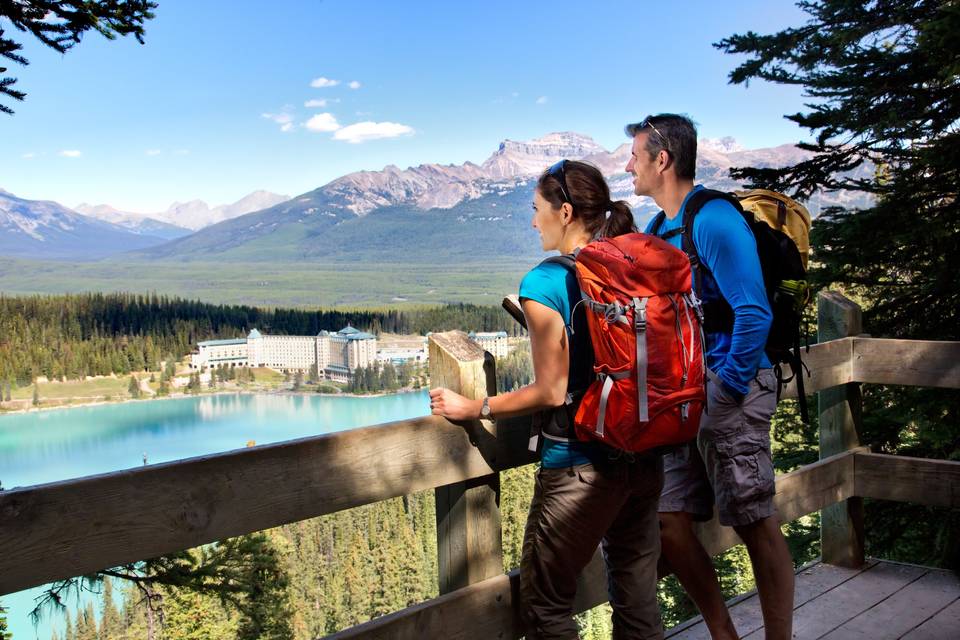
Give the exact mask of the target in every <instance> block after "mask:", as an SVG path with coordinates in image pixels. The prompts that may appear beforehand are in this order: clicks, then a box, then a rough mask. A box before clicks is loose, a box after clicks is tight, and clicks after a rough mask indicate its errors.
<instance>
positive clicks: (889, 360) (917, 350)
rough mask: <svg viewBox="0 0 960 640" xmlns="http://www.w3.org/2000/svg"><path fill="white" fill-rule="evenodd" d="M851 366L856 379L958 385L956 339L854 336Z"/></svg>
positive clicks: (958, 347)
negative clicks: (894, 338) (936, 339)
mask: <svg viewBox="0 0 960 640" xmlns="http://www.w3.org/2000/svg"><path fill="white" fill-rule="evenodd" d="M851 366H852V371H853V379H854V380H857V381H859V382H869V383H873V384H896V385H911V386H917V387H941V388H948V389H960V342H947V341H940V342H934V341H930V340H892V339H887V338H856V339H855V340H854V342H853V359H852V362H851Z"/></svg>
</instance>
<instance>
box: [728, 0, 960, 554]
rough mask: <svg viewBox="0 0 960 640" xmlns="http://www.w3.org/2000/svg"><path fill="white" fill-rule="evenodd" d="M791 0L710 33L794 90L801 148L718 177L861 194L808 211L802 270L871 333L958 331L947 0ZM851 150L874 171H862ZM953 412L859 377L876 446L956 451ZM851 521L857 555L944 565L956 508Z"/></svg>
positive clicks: (939, 398)
mask: <svg viewBox="0 0 960 640" xmlns="http://www.w3.org/2000/svg"><path fill="white" fill-rule="evenodd" d="M799 6H800V7H801V8H802V9H803V10H804V11H806V12H807V13H808V14H809V16H810V19H809V21H808V22H807V23H806V24H805V25H803V26H800V27H796V28H790V29H786V30H784V31H781V32H779V33H775V34H772V35H758V34H756V33H753V32H750V33H746V34H743V35H734V36H731V37H729V38H727V39H725V40H723V41H721V42H720V43H718V44H717V45H716V46H717V47H718V48H720V49H722V50H723V51H725V52H728V53H733V54H741V55H746V56H747V60H746V61H745V62H743V63H742V64H740V65H739V66H738V67H737V68H736V69H734V71H733V72H732V73H731V74H730V80H731V82H732V83H737V84H739V83H744V84H746V83H748V82H749V81H750V80H752V79H760V80H767V81H770V82H774V83H778V84H787V85H797V86H801V87H803V89H804V91H805V93H806V96H807V98H808V99H809V104H808V105H807V111H806V112H804V113H795V114H792V115H788V116H786V117H787V119H789V120H792V121H794V122H796V123H797V124H799V125H800V126H802V127H805V128H807V129H809V130H810V132H811V133H812V134H814V135H815V140H814V141H813V142H810V143H805V144H801V145H799V146H800V147H802V148H804V149H807V150H809V151H813V152H814V153H815V155H814V156H813V157H812V158H810V159H808V160H805V161H803V162H800V163H799V164H796V165H794V166H791V167H786V168H782V169H768V168H764V169H755V168H740V169H735V170H733V172H732V174H733V176H734V177H735V178H741V179H746V180H747V181H748V182H751V183H753V185H755V186H761V187H767V188H773V189H777V190H782V191H788V192H791V193H792V194H794V195H795V196H797V197H801V198H805V197H809V196H811V195H812V194H814V193H815V192H816V191H817V190H819V189H826V190H853V191H860V192H866V193H869V194H871V195H872V196H873V199H874V204H873V206H872V207H870V208H867V209H861V210H848V209H843V208H839V207H834V208H830V209H827V210H825V211H824V212H822V214H821V216H820V217H819V218H818V219H817V220H816V222H815V223H814V226H813V233H812V245H813V247H814V253H813V259H814V260H815V261H816V265H815V268H814V269H813V277H814V279H815V281H816V283H817V284H818V285H820V286H828V285H834V286H839V287H840V288H841V289H842V290H843V291H845V292H846V293H847V294H848V295H852V296H853V297H855V298H856V299H857V300H858V301H859V302H861V303H862V305H863V306H864V323H865V328H866V331H868V332H869V333H870V334H872V335H874V336H882V337H894V338H916V339H923V340H957V339H960V278H958V277H957V268H956V263H955V260H956V258H957V256H958V255H960V201H958V199H957V196H958V190H960V128H958V122H960V39H958V38H957V34H958V33H960V3H957V2H952V1H948V0H912V1H904V0H874V1H872V2H865V1H862V0H818V1H806V2H800V3H799ZM864 161H870V162H872V163H873V165H875V166H876V171H874V172H865V171H863V168H862V166H861V163H863V162H864ZM858 167H859V170H858ZM958 424H960V393H958V392H957V391H954V390H951V391H945V390H935V389H910V388H904V387H898V388H886V387H871V386H867V387H866V388H865V389H864V433H863V434H862V436H863V440H864V442H865V443H867V444H871V445H873V446H875V447H879V448H881V449H882V450H884V451H887V452H890V453H903V454H906V455H915V456H923V457H932V458H948V459H958V458H960V427H958V426H957V425H958ZM867 519H868V530H869V531H870V532H871V534H870V535H868V536H867V543H868V553H871V554H872V555H886V557H893V558H894V559H909V560H911V561H914V562H920V563H923V564H932V563H940V564H943V565H945V566H951V567H954V568H957V567H958V566H960V516H958V515H957V514H956V513H951V512H944V513H942V514H941V513H938V512H936V511H934V510H928V509H924V508H920V507H916V506H913V505H892V504H885V505H882V504H879V503H874V504H871V505H868V511H867ZM871 521H872V522H871ZM931 542H932V544H931ZM871 545H872V548H871Z"/></svg>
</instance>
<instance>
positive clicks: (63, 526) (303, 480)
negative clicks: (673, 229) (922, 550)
mask: <svg viewBox="0 0 960 640" xmlns="http://www.w3.org/2000/svg"><path fill="white" fill-rule="evenodd" d="M819 316H820V317H819V327H820V344H817V345H814V346H813V347H811V349H810V351H809V353H807V354H805V356H804V359H805V362H806V363H807V366H808V367H809V368H810V377H809V378H808V379H807V383H806V388H807V391H808V392H810V393H814V392H817V393H818V401H819V408H818V411H819V415H820V425H821V434H820V447H821V460H820V461H819V462H816V463H814V464H811V465H807V466H805V467H802V468H800V469H798V470H796V471H794V472H792V473H788V474H785V475H782V476H779V477H778V478H777V495H776V498H775V502H776V505H777V509H778V512H779V514H780V518H781V520H783V521H784V522H786V521H790V520H794V519H796V518H799V517H802V516H804V515H807V514H810V513H813V512H816V511H821V512H822V520H821V522H822V525H821V532H822V543H823V544H822V555H823V559H824V561H826V562H829V563H833V564H842V565H857V564H859V563H861V562H862V561H863V516H862V511H863V508H862V498H879V499H885V500H898V501H906V502H913V503H919V504H924V505H932V506H945V507H954V508H956V507H960V463H958V462H948V461H937V460H925V459H916V458H906V457H901V456H888V455H880V454H874V453H870V451H869V449H868V448H867V447H863V446H861V442H860V437H859V423H860V413H861V404H860V390H859V385H860V384H861V383H874V384H897V385H922V386H931V387H947V388H960V343H957V342H927V341H916V340H885V339H877V338H869V337H864V336H862V335H860V333H861V323H860V312H859V309H858V308H857V307H856V305H854V304H853V303H852V302H850V301H849V300H846V299H845V298H842V297H841V296H839V295H837V294H834V293H825V294H821V296H820V299H819ZM430 369H431V377H432V380H433V384H434V385H443V386H448V387H451V388H453V389H455V390H459V391H460V392H461V393H464V394H466V395H469V396H473V397H480V396H482V395H485V394H487V393H494V387H495V385H494V370H493V360H492V358H491V357H490V355H489V354H486V353H484V352H483V351H482V350H481V349H480V348H479V347H477V346H476V345H474V344H473V343H472V342H470V341H469V340H468V339H467V338H466V336H465V335H464V334H463V333H461V332H448V333H443V334H434V335H433V336H432V337H431V340H430ZM795 394H796V391H795V389H793V388H788V389H787V390H786V395H787V396H790V395H794V396H795ZM528 431H529V421H528V420H526V419H514V420H504V421H498V422H496V423H492V422H481V421H476V422H469V423H465V424H454V423H451V422H448V421H447V420H444V419H441V418H438V417H424V418H418V419H415V420H404V421H400V422H394V423H389V424H385V425H379V426H374V427H367V428H363V429H356V430H352V431H346V432H342V433H335V434H330V435H325V436H318V437H311V438H303V439H300V440H293V441H289V442H283V443H279V444H274V445H265V446H259V447H253V448H250V449H243V450H239V451H231V452H227V453H222V454H216V455H210V456H203V457H198V458H192V459H188V460H181V461H177V462H171V463H165V464H157V465H151V466H147V467H141V468H137V469H131V470H128V471H119V472H116V473H108V474H103V475H99V476H91V477H87V478H79V479H74V480H67V481H64V482H55V483H51V484H45V485H38V486H33V487H25V488H15V489H12V490H8V491H0V550H2V551H0V595H3V594H6V593H11V592H14V591H19V590H21V589H25V588H28V587H32V586H36V585H41V584H45V583H48V582H51V581H54V580H58V579H64V578H69V577H72V576H78V575H85V574H89V573H92V572H94V571H97V570H100V569H104V568H108V567H113V566H117V565H121V564H124V563H129V562H134V561H137V560H140V559H144V558H151V557H155V556H158V555H163V554H166V553H171V552H174V551H179V550H182V549H188V548H191V547H195V546H198V545H202V544H206V543H210V542H214V541H217V540H221V539H224V538H228V537H231V536H236V535H241V534H245V533H250V532H254V531H260V530H263V529H267V528H271V527H276V526H279V525H282V524H286V523H289V522H295V521H298V520H304V519H307V518H313V517H316V516H321V515H325V514H329V513H333V512H336V511H341V510H344V509H349V508H351V507H356V506H359V505H364V504H370V503H373V502H377V501H380V500H386V499H389V498H393V497H397V496H402V495H407V494H410V493H414V492H417V491H422V490H426V489H434V490H435V492H436V509H437V545H438V564H439V572H440V576H439V584H440V590H441V595H440V596H439V597H438V598H435V599H433V600H430V601H427V602H424V603H421V604H418V605H416V606H413V607H409V608H407V609H404V610H402V611H399V612H396V613H393V614H390V615H387V616H384V617H382V618H378V619H376V620H373V621H371V622H368V623H365V624H362V625H359V626H357V627H354V628H352V629H348V630H345V631H342V632H340V633H339V634H336V636H335V637H338V638H384V639H385V638H391V639H396V638H411V639H416V640H421V639H422V638H432V637H451V638H516V637H519V636H520V635H521V634H522V631H521V627H520V623H519V620H518V618H517V616H516V607H515V606H514V603H515V601H516V600H515V599H516V596H517V576H516V571H514V572H512V573H510V574H507V575H504V574H503V573H502V550H501V529H500V516H499V492H500V487H499V472H500V471H503V470H505V469H509V468H512V467H516V466H520V465H524V464H529V463H531V462H533V458H532V457H531V454H529V453H528V452H527V438H528ZM698 535H699V536H700V538H701V540H703V542H704V545H705V546H706V548H707V550H708V551H709V552H710V553H711V554H716V553H720V552H722V551H724V550H726V549H729V548H730V547H732V546H734V545H736V544H738V543H739V540H738V538H737V537H736V535H735V533H734V532H733V530H732V529H730V528H727V527H721V526H719V524H717V522H716V519H714V520H713V521H711V522H708V523H705V524H704V525H702V526H701V527H700V528H699V530H698ZM606 598H607V596H606V581H605V576H604V572H603V566H602V561H601V560H600V558H599V554H598V555H596V556H595V557H594V558H593V560H592V561H591V563H590V565H589V566H588V567H587V570H586V571H585V572H584V574H583V576H582V577H581V581H580V588H579V589H578V594H577V602H576V609H577V611H583V610H586V609H589V608H591V607H593V606H596V605H597V604H600V603H601V602H604V601H605V600H606Z"/></svg>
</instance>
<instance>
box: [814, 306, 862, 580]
mask: <svg viewBox="0 0 960 640" xmlns="http://www.w3.org/2000/svg"><path fill="white" fill-rule="evenodd" d="M817 330H818V338H819V341H820V342H823V341H826V340H836V339H838V338H845V337H849V336H856V335H858V334H860V333H862V332H863V319H862V315H861V312H860V307H859V306H857V305H856V303H854V302H852V301H851V300H848V299H847V298H845V297H843V296H842V295H840V294H839V293H836V292H834V291H823V292H821V293H820V295H819V296H818V298H817ZM851 354H852V352H851ZM854 379H855V378H854ZM818 404H819V412H820V457H821V458H826V457H828V456H832V455H835V454H837V453H840V452H841V451H848V450H850V449H852V448H854V447H857V446H859V445H860V423H861V412H862V400H861V395H860V385H858V384H845V385H843V386H841V387H834V388H831V389H824V390H822V391H820V392H819V394H818ZM863 535H864V534H863V500H862V499H861V498H856V497H851V498H849V499H848V500H846V501H845V502H843V503H841V504H836V505H831V506H828V507H826V508H825V509H823V510H822V512H821V514H820V553H821V557H822V558H823V561H824V562H827V563H829V564H835V565H840V566H845V567H858V566H861V565H862V564H863V561H864V552H863Z"/></svg>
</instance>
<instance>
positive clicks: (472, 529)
mask: <svg viewBox="0 0 960 640" xmlns="http://www.w3.org/2000/svg"><path fill="white" fill-rule="evenodd" d="M430 381H431V382H430V384H431V386H432V387H447V388H448V389H451V390H453V391H456V392H457V393H460V394H462V395H464V396H466V397H468V398H483V397H484V396H489V395H494V394H496V392H497V382H496V372H495V361H494V359H493V356H491V355H490V354H489V353H487V352H485V351H484V350H483V349H482V348H481V347H480V346H479V345H478V344H476V343H475V342H473V341H472V340H470V339H469V338H468V337H467V335H466V334H465V333H463V332H462V331H448V332H445V333H434V334H432V335H431V336H430ZM481 428H482V427H481ZM434 491H435V495H436V512H437V564H438V570H439V573H440V576H439V577H440V580H439V585H440V593H441V594H444V593H449V592H451V591H455V590H457V589H460V588H462V587H466V586H468V585H470V584H473V583H476V582H479V581H481V580H486V579H487V578H491V577H493V576H496V575H500V574H502V573H503V544H502V537H501V529H500V474H499V473H492V474H490V475H488V476H483V477H481V478H476V479H474V480H470V481H467V482H457V483H454V484H450V485H446V486H443V487H437V488H436V489H435V490H434Z"/></svg>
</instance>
